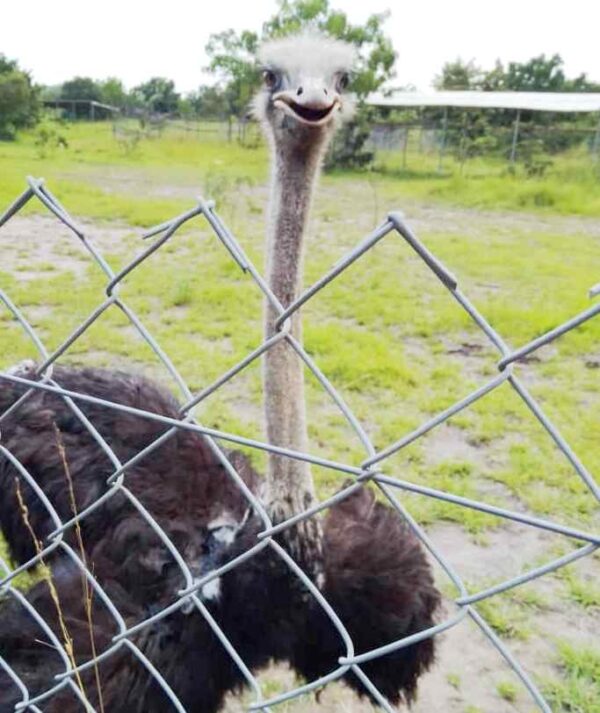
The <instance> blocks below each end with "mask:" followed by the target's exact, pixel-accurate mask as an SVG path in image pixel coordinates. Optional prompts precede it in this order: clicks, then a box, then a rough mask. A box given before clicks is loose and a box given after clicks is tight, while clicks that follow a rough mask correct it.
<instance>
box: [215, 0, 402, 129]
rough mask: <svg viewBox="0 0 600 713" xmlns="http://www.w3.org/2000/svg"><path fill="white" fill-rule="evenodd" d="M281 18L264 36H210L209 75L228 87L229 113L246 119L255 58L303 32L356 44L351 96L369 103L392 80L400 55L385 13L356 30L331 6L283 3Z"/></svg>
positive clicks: (324, 1) (255, 78) (323, 0)
mask: <svg viewBox="0 0 600 713" xmlns="http://www.w3.org/2000/svg"><path fill="white" fill-rule="evenodd" d="M278 3H279V9H278V11H277V13H276V14H275V15H274V16H273V17H272V18H271V19H270V20H268V21H267V22H265V23H264V25H263V28H262V32H261V34H260V35H258V34H257V33H255V32H249V31H243V32H241V33H239V34H238V33H237V32H235V31H234V30H227V31H225V32H220V33H218V34H213V35H211V36H210V39H209V41H208V44H207V45H206V53H207V54H208V56H209V57H210V64H209V66H208V69H209V70H210V71H211V72H213V73H214V74H216V75H217V77H218V79H219V81H220V82H221V83H222V84H223V85H224V91H225V94H226V96H227V101H228V103H229V108H230V111H231V112H232V113H233V114H236V115H238V116H241V115H242V114H243V113H244V112H245V111H246V110H247V108H248V103H249V101H250V98H251V97H252V95H253V93H254V91H255V90H256V87H257V86H258V84H259V82H260V71H259V68H258V66H257V65H256V60H255V54H256V50H257V48H258V46H259V44H260V43H261V42H262V41H263V40H265V39H268V38H272V37H281V36H283V35H288V34H291V33H293V32H297V31H299V30H301V29H303V28H306V27H310V28H315V29H318V30H321V31H322V32H325V33H327V34H329V35H331V36H332V37H337V38H338V39H341V40H345V41H346V42H350V43H352V44H354V45H355V46H356V47H357V49H358V63H357V68H356V72H355V74H354V77H353V81H352V85H351V87H350V88H351V90H353V91H354V92H356V94H357V95H358V96H359V98H364V97H366V95H367V94H369V93H370V92H372V91H374V90H376V89H378V88H379V87H380V86H381V85H382V84H383V82H385V81H386V80H387V79H390V78H391V76H392V73H393V66H394V62H395V59H396V54H395V52H394V49H393V47H392V43H391V40H390V39H389V38H388V37H387V36H386V35H385V34H384V33H383V23H384V22H385V20H386V18H387V14H386V13H381V14H375V15H371V16H370V17H369V18H368V20H367V21H366V23H365V24H364V25H352V24H351V23H350V22H349V21H348V18H347V16H346V14H345V13H344V12H341V11H339V10H333V9H332V8H331V7H330V4H329V0H278Z"/></svg>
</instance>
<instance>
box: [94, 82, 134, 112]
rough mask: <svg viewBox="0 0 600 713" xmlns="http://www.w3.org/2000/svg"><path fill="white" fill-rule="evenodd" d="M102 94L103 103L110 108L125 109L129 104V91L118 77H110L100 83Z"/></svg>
mask: <svg viewBox="0 0 600 713" xmlns="http://www.w3.org/2000/svg"><path fill="white" fill-rule="evenodd" d="M100 93H101V96H102V101H103V102H104V103H105V104H110V106H116V107H118V108H120V109H123V108H124V107H126V106H127V104H128V97H127V91H126V89H125V87H124V86H123V82H122V81H121V80H120V79H117V77H108V79H105V80H104V81H103V82H101V83H100Z"/></svg>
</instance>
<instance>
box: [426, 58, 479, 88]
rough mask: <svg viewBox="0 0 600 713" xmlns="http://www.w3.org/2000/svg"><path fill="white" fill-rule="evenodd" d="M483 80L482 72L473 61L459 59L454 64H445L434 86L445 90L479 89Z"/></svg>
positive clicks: (434, 81)
mask: <svg viewBox="0 0 600 713" xmlns="http://www.w3.org/2000/svg"><path fill="white" fill-rule="evenodd" d="M481 80H482V71H481V69H480V68H479V67H477V66H476V65H475V63H474V62H473V60H471V61H470V62H465V61H463V60H462V59H461V58H460V57H457V58H456V59H455V60H454V61H453V62H446V64H444V66H443V67H442V72H441V74H438V75H437V76H436V77H435V79H434V80H433V85H434V87H435V88H436V89H443V90H448V89H451V90H461V89H462V90H466V89H479V88H480V86H481Z"/></svg>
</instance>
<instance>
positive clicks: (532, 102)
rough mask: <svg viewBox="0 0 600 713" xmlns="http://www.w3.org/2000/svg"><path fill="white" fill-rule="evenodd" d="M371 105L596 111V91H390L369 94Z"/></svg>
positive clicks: (599, 98)
mask: <svg viewBox="0 0 600 713" xmlns="http://www.w3.org/2000/svg"><path fill="white" fill-rule="evenodd" d="M367 104H371V105H372V106H387V107H405V106H454V107H465V108H468V107H470V108H484V109H528V110H531V111H566V112H574V111H598V112H600V93H592V92H589V93H583V92H581V93H579V92H572V93H571V92H482V91H479V92H462V91H445V92H400V91H398V92H394V93H393V94H391V95H390V96H389V97H387V96H383V94H371V96H370V97H369V99H368V100H367Z"/></svg>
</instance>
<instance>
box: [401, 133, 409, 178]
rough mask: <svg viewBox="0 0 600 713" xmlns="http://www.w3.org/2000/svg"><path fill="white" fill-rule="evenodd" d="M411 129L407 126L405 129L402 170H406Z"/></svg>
mask: <svg viewBox="0 0 600 713" xmlns="http://www.w3.org/2000/svg"><path fill="white" fill-rule="evenodd" d="M409 131H410V127H409V125H408V124H407V125H406V126H405V128H404V144H403V146H402V170H406V150H407V149H408V132H409Z"/></svg>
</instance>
